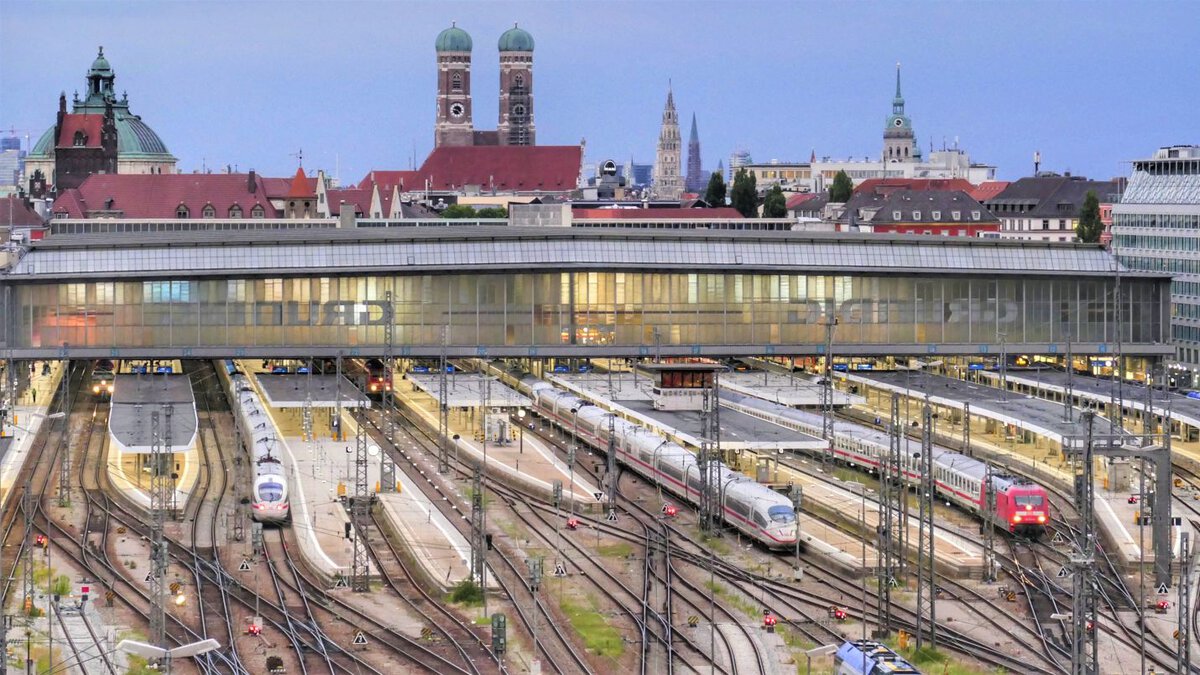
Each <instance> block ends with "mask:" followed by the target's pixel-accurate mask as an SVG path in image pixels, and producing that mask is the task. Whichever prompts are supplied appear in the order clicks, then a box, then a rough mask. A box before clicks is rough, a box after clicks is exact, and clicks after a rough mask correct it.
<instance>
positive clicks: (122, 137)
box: [29, 107, 173, 160]
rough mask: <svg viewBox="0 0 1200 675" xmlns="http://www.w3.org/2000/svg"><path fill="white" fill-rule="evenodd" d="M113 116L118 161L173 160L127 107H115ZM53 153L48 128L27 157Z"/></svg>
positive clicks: (163, 146)
mask: <svg viewBox="0 0 1200 675" xmlns="http://www.w3.org/2000/svg"><path fill="white" fill-rule="evenodd" d="M91 114H97V113H91ZM99 114H103V113H99ZM113 115H114V117H116V118H117V120H116V121H117V158H118V159H156V160H168V159H173V157H171V152H170V151H169V150H167V144H166V143H163V141H162V139H161V138H159V136H158V134H157V133H155V132H154V130H153V129H151V128H150V126H149V125H147V124H146V123H145V122H143V121H142V118H141V117H139V116H137V115H131V114H130V113H129V108H128V107H117V108H116V109H115V110H113ZM53 153H54V127H50V128H49V129H47V130H46V133H44V134H42V136H41V138H39V139H38V142H37V143H36V144H35V145H34V146H33V149H32V150H30V151H29V156H30V157H33V158H39V157H50V156H51V155H52V154H53Z"/></svg>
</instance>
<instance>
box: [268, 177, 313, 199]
mask: <svg viewBox="0 0 1200 675" xmlns="http://www.w3.org/2000/svg"><path fill="white" fill-rule="evenodd" d="M304 180H305V183H306V184H307V185H308V189H309V190H310V192H309V194H307V195H305V196H306V197H311V196H312V195H315V194H316V193H317V177H316V176H313V177H311V178H305V179H304ZM295 181H296V179H295V178H294V177H293V178H269V177H266V176H264V177H263V179H262V184H263V189H264V190H266V192H267V199H287V196H288V193H289V192H291V191H292V184H293V183H294V182H295Z"/></svg>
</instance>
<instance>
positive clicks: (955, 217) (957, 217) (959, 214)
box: [950, 211, 962, 220]
mask: <svg viewBox="0 0 1200 675" xmlns="http://www.w3.org/2000/svg"><path fill="white" fill-rule="evenodd" d="M950 218H951V219H952V220H962V211H951V212H950Z"/></svg>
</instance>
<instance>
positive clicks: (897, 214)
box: [892, 211, 904, 220]
mask: <svg viewBox="0 0 1200 675" xmlns="http://www.w3.org/2000/svg"><path fill="white" fill-rule="evenodd" d="M903 218H904V212H903V211H892V220H901V219H903Z"/></svg>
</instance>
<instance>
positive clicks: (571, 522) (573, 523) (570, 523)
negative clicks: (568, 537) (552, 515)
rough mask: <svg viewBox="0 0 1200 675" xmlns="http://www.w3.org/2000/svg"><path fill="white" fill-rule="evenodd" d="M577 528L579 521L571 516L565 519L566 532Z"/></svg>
mask: <svg viewBox="0 0 1200 675" xmlns="http://www.w3.org/2000/svg"><path fill="white" fill-rule="evenodd" d="M578 527H579V519H578V518H576V517H574V516H572V517H570V518H568V519H567V529H568V530H574V529H578Z"/></svg>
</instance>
